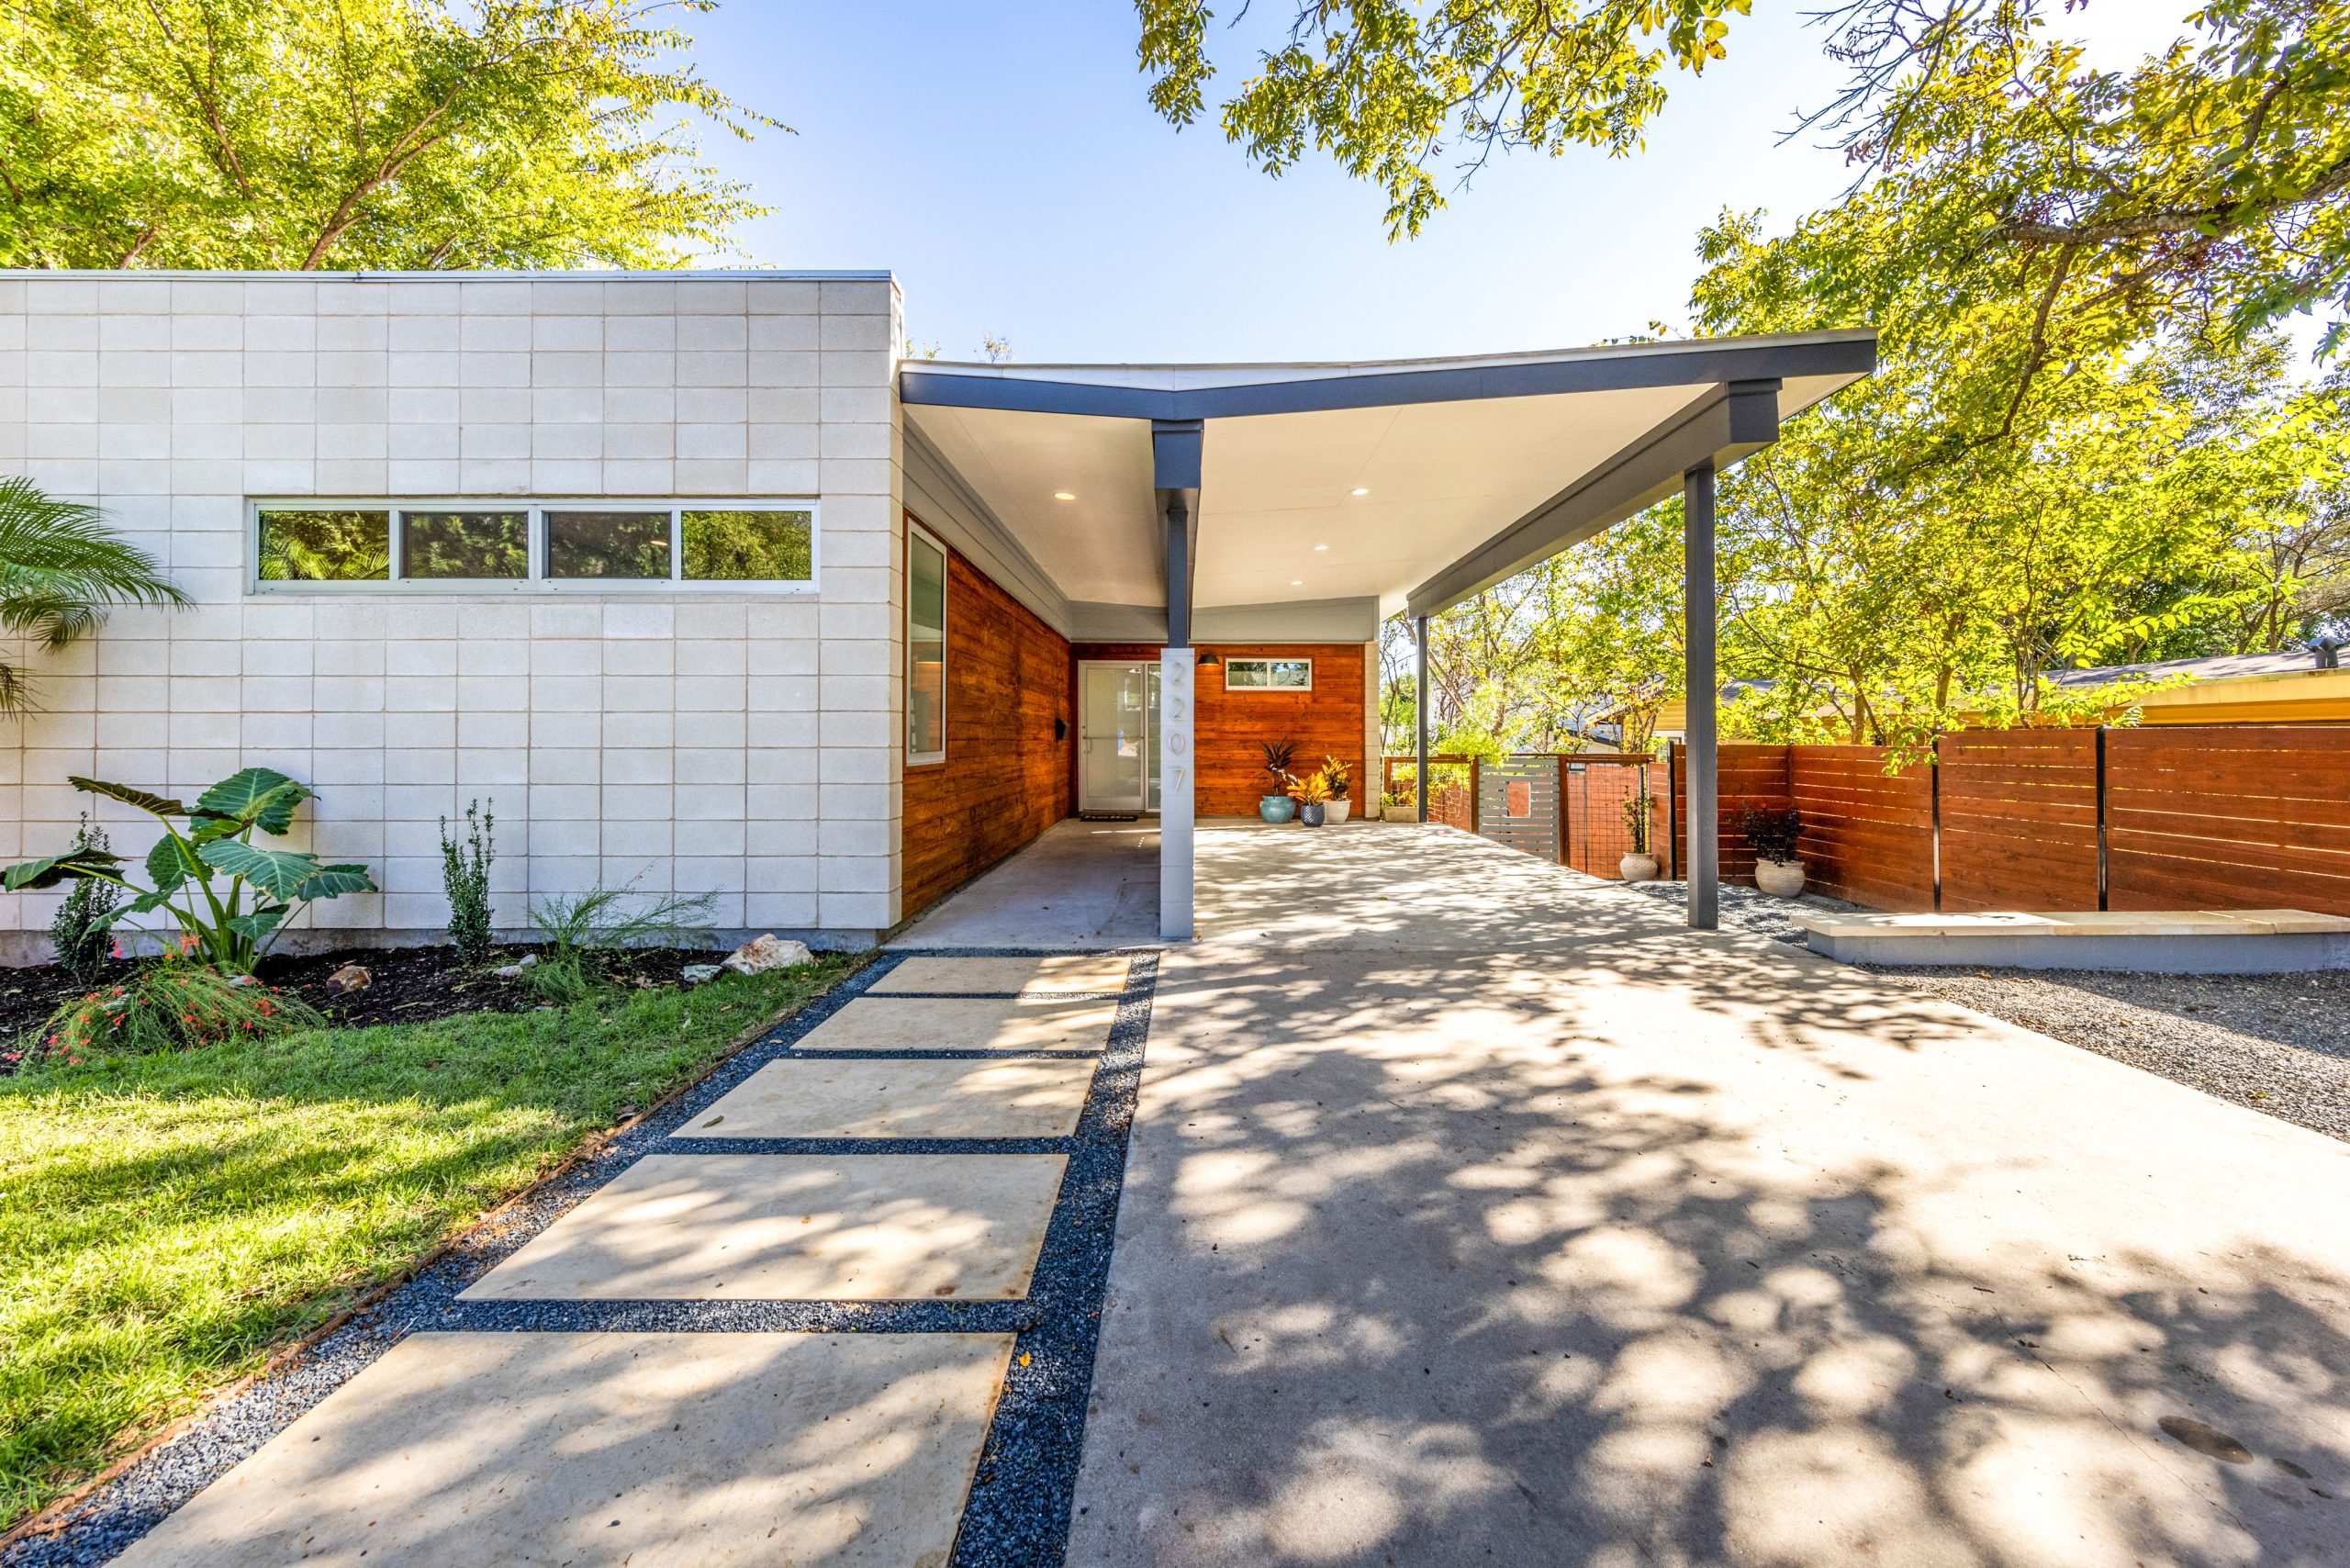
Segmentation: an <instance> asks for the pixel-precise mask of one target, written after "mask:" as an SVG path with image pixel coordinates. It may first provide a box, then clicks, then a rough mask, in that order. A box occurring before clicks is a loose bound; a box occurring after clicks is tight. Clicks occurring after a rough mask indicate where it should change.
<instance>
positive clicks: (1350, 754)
mask: <svg viewBox="0 0 2350 1568" xmlns="http://www.w3.org/2000/svg"><path fill="white" fill-rule="evenodd" d="M1160 651H1161V650H1160V649H1159V647H1158V645H1157V644H1146V643H1080V644H1076V645H1075V646H1074V647H1073V648H1072V649H1071V650H1070V653H1069V657H1070V660H1071V662H1072V667H1073V666H1074V661H1076V660H1079V659H1147V660H1150V661H1152V662H1154V663H1155V662H1157V660H1158V656H1159V654H1160ZM1200 652H1201V654H1202V655H1203V656H1204V655H1206V654H1208V653H1210V652H1213V653H1214V655H1216V657H1217V658H1219V659H1230V658H1233V657H1236V656H1237V657H1239V658H1244V659H1246V658H1286V659H1312V660H1313V661H1314V689H1313V690H1311V691H1226V690H1225V689H1224V671H1223V670H1222V669H1221V668H1216V669H1203V670H1202V671H1200V673H1199V682H1198V699H1199V700H1198V711H1197V713H1196V715H1195V716H1194V718H1193V730H1192V742H1193V745H1195V746H1196V747H1197V748H1198V751H1197V755H1198V757H1199V784H1198V788H1197V789H1196V790H1194V791H1193V796H1192V799H1193V808H1192V809H1193V810H1194V811H1196V812H1198V813H1199V814H1200V815H1201V816H1203V817H1240V816H1255V815H1256V814H1257V802H1258V801H1259V800H1261V799H1263V798H1264V795H1265V793H1266V790H1267V789H1268V787H1269V786H1268V784H1267V782H1266V775H1265V756H1264V753H1263V752H1262V751H1261V750H1260V749H1259V746H1260V745H1261V744H1262V743H1263V742H1266V741H1282V740H1288V741H1295V742H1296V743H1297V764H1296V767H1297V771H1298V772H1300V773H1304V771H1305V770H1306V769H1308V768H1313V767H1321V766H1322V759H1323V758H1324V757H1326V756H1335V757H1337V758H1339V759H1340V760H1342V761H1343V762H1345V763H1346V764H1347V766H1348V768H1349V769H1351V770H1352V773H1353V776H1354V781H1353V787H1352V790H1351V791H1350V793H1349V796H1348V798H1349V799H1351V800H1353V801H1358V802H1360V801H1376V800H1377V799H1378V788H1379V775H1378V774H1377V773H1376V772H1375V771H1373V770H1372V769H1371V768H1370V767H1367V766H1366V759H1365V757H1364V756H1363V730H1364V724H1363V713H1364V704H1365V693H1364V689H1363V650H1362V644H1360V643H1275V644H1238V643H1214V644H1206V643H1203V644H1200ZM1074 679H1075V678H1074V676H1072V677H1071V689H1072V690H1073V689H1075V686H1074ZM1069 767H1070V769H1071V770H1072V771H1071V773H1070V778H1071V781H1072V787H1074V780H1075V777H1076V775H1075V772H1074V769H1075V767H1076V759H1075V754H1074V753H1072V754H1071V756H1070V760H1069Z"/></svg>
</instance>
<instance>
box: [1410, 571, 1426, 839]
mask: <svg viewBox="0 0 2350 1568" xmlns="http://www.w3.org/2000/svg"><path fill="white" fill-rule="evenodd" d="M1412 646H1413V655H1412V662H1413V665H1414V666H1415V668H1416V672H1417V674H1418V676H1419V682H1420V695H1419V700H1418V701H1417V702H1416V703H1415V704H1414V705H1413V709H1412V722H1413V723H1414V724H1415V725H1416V727H1417V731H1418V734H1417V738H1416V740H1415V741H1414V743H1413V746H1414V749H1413V756H1416V757H1417V758H1418V759H1419V771H1418V774H1417V778H1418V782H1417V785H1416V788H1415V789H1414V790H1413V793H1414V795H1415V796H1416V798H1417V800H1418V801H1419V802H1420V821H1422V822H1426V821H1427V820H1428V618H1427V616H1425V615H1421V616H1416V617H1414V618H1413V621H1412Z"/></svg>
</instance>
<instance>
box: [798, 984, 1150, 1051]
mask: <svg viewBox="0 0 2350 1568" xmlns="http://www.w3.org/2000/svg"><path fill="white" fill-rule="evenodd" d="M1117 1020H1118V1006H1117V1003H1116V1002H1062V1001H1057V1000H1056V999H1054V998H1052V997H999V996H887V997H876V996H860V997H858V998H857V999H856V1001H854V1002H850V1003H849V1004H848V1005H847V1006H845V1007H844V1008H842V1009H841V1010H840V1011H839V1012H837V1013H835V1014H833V1015H832V1016H831V1017H829V1018H827V1019H825V1020H824V1021H823V1022H822V1024H819V1025H816V1026H815V1027H814V1028H813V1029H811V1030H809V1031H808V1033H807V1034H806V1035H805V1036H802V1037H801V1039H800V1047H799V1048H800V1051H802V1052H803V1053H804V1052H808V1051H890V1052H917V1051H975V1050H990V1051H1099V1050H1101V1049H1102V1047H1105V1046H1107V1045H1108V1044H1109V1043H1110V1026H1111V1025H1113V1024H1114V1023H1116V1022H1117Z"/></svg>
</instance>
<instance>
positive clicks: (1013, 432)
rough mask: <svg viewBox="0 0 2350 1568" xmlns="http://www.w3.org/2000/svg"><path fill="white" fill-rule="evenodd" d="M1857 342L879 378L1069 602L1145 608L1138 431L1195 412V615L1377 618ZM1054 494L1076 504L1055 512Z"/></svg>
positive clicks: (1845, 365) (953, 370)
mask: <svg viewBox="0 0 2350 1568" xmlns="http://www.w3.org/2000/svg"><path fill="white" fill-rule="evenodd" d="M1873 362H1874V336H1873V335H1872V334H1869V333H1864V332H1859V333H1856V332H1843V333H1817V334H1804V335H1798V336H1791V337H1785V338H1774V339H1720V340H1710V341H1705V342H1695V343H1686V342H1684V343H1674V344H1647V345H1633V346H1628V347H1610V348H1603V349H1583V350H1568V351H1561V352H1560V353H1555V354H1547V355H1546V354H1514V355H1504V356H1495V357H1494V358H1491V359H1484V360H1459V359H1454V360H1442V361H1404V362H1385V363H1382V364H1296V365H1230V366H1216V365H1155V366H1117V365H993V364H990V365H967V364H942V363H939V362H936V361H922V362H909V363H908V364H906V365H905V366H903V367H902V372H901V375H902V384H903V386H904V404H905V416H906V419H907V420H908V421H909V422H910V423H911V424H912V426H913V427H914V428H915V429H916V430H918V431H920V432H921V434H922V435H923V436H924V437H925V438H927V439H928V441H929V442H931V444H932V445H933V446H934V447H935V448H936V449H937V451H938V453H939V454H940V455H941V456H943V457H944V458H945V459H946V462H948V463H949V464H951V465H953V466H954V468H955V469H956V470H957V473H958V474H959V475H960V476H961V477H962V479H963V481H964V482H965V484H966V485H967V486H968V487H969V488H970V490H971V491H972V492H973V493H974V494H975V495H976V496H977V497H978V498H979V499H980V500H982V501H983V502H984V503H985V504H986V506H987V507H988V508H989V510H991V511H992V512H993V513H994V514H995V517H996V519H997V520H998V521H1000V522H1002V524H1003V525H1004V527H1005V529H1006V530H1007V531H1008V532H1010V533H1011V534H1013V537H1014V538H1016V539H1017V540H1018V541H1019V543H1021V545H1022V546H1023V547H1024V549H1025V550H1026V551H1027V552H1028V554H1030V556H1031V557H1032V558H1033V559H1034V560H1035V562H1036V564H1037V565H1038V566H1039V567H1040V568H1041V569H1042V570H1043V571H1044V572H1046V574H1047V575H1049V576H1050V577H1052V579H1053V581H1054V583H1055V586H1056V587H1057V588H1059V590H1060V591H1061V593H1062V594H1063V595H1064V596H1066V597H1067V598H1068V599H1071V600H1082V601H1091V602H1095V603H1102V604H1123V605H1144V606H1152V607H1157V606H1161V605H1164V604H1165V602H1166V584H1165V568H1164V566H1163V555H1162V552H1163V550H1164V548H1165V540H1164V529H1163V526H1162V524H1161V521H1160V519H1159V516H1158V505H1157V499H1156V496H1155V493H1154V490H1153V488H1152V468H1151V420H1152V419H1153V418H1169V419H1181V418H1203V420H1204V428H1203V457H1202V472H1201V480H1200V492H1199V519H1198V524H1199V545H1198V554H1199V559H1198V561H1197V564H1196V570H1195V577H1194V582H1195V587H1196V591H1197V603H1196V606H1195V608H1198V609H1216V608H1225V607H1236V606H1246V605H1259V604H1290V603H1295V602H1298V601H1301V600H1331V599H1377V600H1379V602H1380V605H1381V608H1382V611H1383V612H1385V613H1393V612H1396V611H1398V610H1402V609H1403V608H1404V600H1405V597H1406V596H1407V595H1409V594H1411V593H1412V592H1413V590H1414V589H1416V588H1422V587H1423V586H1424V585H1427V584H1428V583H1429V582H1430V581H1431V579H1432V578H1434V577H1437V576H1438V574H1439V573H1443V572H1445V571H1446V570H1447V568H1449V567H1452V566H1456V564H1459V563H1461V562H1462V561H1463V559H1464V557H1469V556H1471V555H1472V554H1473V553H1474V552H1477V551H1478V550H1479V549H1480V548H1481V547H1483V546H1485V545H1487V544H1488V543H1489V542H1491V541H1494V540H1495V539H1496V538H1497V537H1498V536H1500V535H1502V534H1504V533H1505V532H1507V531H1509V530H1511V529H1512V528H1513V527H1514V526H1516V525H1518V524H1520V522H1521V520H1525V519H1527V518H1528V517H1529V516H1531V515H1532V514H1535V513H1537V512H1538V511H1539V510H1540V509H1542V508H1543V507H1544V506H1545V505H1546V504H1547V503H1549V502H1550V501H1551V500H1552V499H1553V498H1557V497H1559V496H1561V494H1562V493H1563V492H1566V491H1569V490H1570V489H1572V487H1575V486H1576V485H1577V483H1578V481H1582V480H1584V479H1586V478H1587V477H1590V476H1595V475H1598V474H1601V473H1603V472H1604V471H1606V470H1607V469H1608V467H1609V465H1613V464H1616V463H1618V462H1619V461H1621V460H1623V459H1624V457H1625V454H1628V453H1633V452H1636V451H1637V450H1639V448H1640V446H1641V443H1642V442H1645V441H1649V440H1651V438H1652V437H1654V435H1655V433H1656V432H1658V431H1661V430H1667V429H1670V428H1672V427H1673V425H1674V424H1675V421H1676V420H1686V419H1687V418H1689V417H1690V414H1691V411H1692V410H1695V409H1702V408H1704V407H1705V406H1706V405H1707V404H1708V403H1709V402H1711V401H1715V400H1718V398H1720V397H1721V396H1722V394H1723V391H1724V388H1725V386H1729V385H1733V384H1748V385H1751V384H1755V383H1756V381H1757V380H1758V378H1761V377H1768V378H1769V379H1768V380H1767V381H1763V382H1762V385H1766V386H1767V385H1770V384H1771V383H1773V382H1775V383H1776V384H1777V385H1778V387H1779V390H1778V393H1777V409H1778V415H1779V417H1780V418H1781V419H1785V418H1788V417H1791V416H1793V415H1794V414H1796V413H1797V412H1799V411H1801V410H1802V409H1806V408H1808V407H1809V406H1810V405H1811V404H1813V403H1815V402H1818V400H1819V399H1820V398H1825V397H1827V396H1828V395H1829V394H1830V393H1832V392H1834V391H1835V390H1837V389H1838V388H1839V387H1841V386H1846V385H1849V384H1850V383H1851V382H1852V381H1853V380H1856V379H1858V378H1859V376H1860V375H1864V374H1866V371H1867V367H1868V365H1869V364H1873ZM1548 386H1562V387H1565V388H1568V389H1564V390H1547V389H1541V388H1545V387H1548ZM1488 390H1490V391H1491V392H1492V393H1493V394H1494V395H1491V396H1485V395H1480V394H1481V393H1483V392H1486V391H1488ZM1357 489H1361V490H1363V491H1365V492H1366V493H1365V494H1363V495H1360V496H1357V495H1355V494H1353V492H1354V491H1355V490H1357ZM1064 490H1065V491H1068V492H1069V493H1071V494H1072V495H1073V496H1074V497H1075V499H1074V500H1070V501H1059V500H1056V499H1055V498H1054V497H1055V493H1056V492H1057V491H1064ZM1316 545H1321V546H1325V548H1322V549H1318V550H1317V549H1316V548H1315V546H1316Z"/></svg>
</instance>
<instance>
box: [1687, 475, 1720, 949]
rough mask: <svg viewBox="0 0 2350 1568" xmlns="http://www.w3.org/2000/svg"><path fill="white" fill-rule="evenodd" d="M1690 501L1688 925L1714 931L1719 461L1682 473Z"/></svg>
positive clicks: (1717, 857) (1716, 887)
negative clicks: (1716, 489)
mask: <svg viewBox="0 0 2350 1568" xmlns="http://www.w3.org/2000/svg"><path fill="white" fill-rule="evenodd" d="M1682 496H1683V498H1684V502H1685V507H1684V510H1685V514H1686V516H1685V520H1684V529H1683V535H1682V537H1683V562H1684V576H1683V582H1684V593H1685V598H1684V600H1683V621H1684V632H1683V637H1682V643H1683V647H1684V651H1685V653H1686V655H1687V660H1688V666H1687V669H1686V672H1685V673H1686V677H1687V683H1686V689H1687V697H1686V701H1687V707H1688V714H1689V722H1688V747H1689V784H1688V792H1689V928H1690V929H1691V930H1692V931H1711V930H1713V929H1715V928H1716V927H1717V926H1718V924H1720V922H1721V916H1720V903H1721V864H1722V859H1721V831H1722V824H1721V812H1720V810H1719V806H1718V797H1719V788H1718V777H1719V775H1718V767H1717V763H1718V757H1717V756H1716V753H1715V749H1714V743H1715V729H1714V694H1715V692H1716V691H1717V690H1718V689H1719V687H1720V681H1719V678H1718V676H1717V674H1716V672H1715V668H1714V614H1715V610H1714V465H1712V464H1711V463H1701V464H1699V465H1697V466H1696V467H1695V468H1692V469H1690V470H1689V471H1688V472H1687V473H1686V474H1684V475H1683V476H1682Z"/></svg>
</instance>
